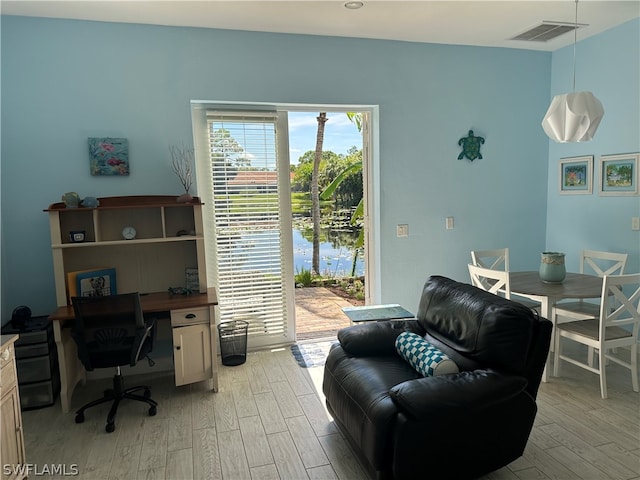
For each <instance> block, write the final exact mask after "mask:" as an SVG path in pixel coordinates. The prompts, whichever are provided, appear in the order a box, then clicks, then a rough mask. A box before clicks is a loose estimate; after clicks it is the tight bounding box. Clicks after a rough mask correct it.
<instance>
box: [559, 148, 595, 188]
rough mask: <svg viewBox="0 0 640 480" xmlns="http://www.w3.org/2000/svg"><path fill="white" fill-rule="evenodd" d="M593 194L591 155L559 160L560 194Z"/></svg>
mask: <svg viewBox="0 0 640 480" xmlns="http://www.w3.org/2000/svg"><path fill="white" fill-rule="evenodd" d="M592 192H593V155H587V156H584V157H572V158H561V159H560V193H561V194H563V195H589V194H591V193H592Z"/></svg>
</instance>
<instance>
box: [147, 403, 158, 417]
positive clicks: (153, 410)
mask: <svg viewBox="0 0 640 480" xmlns="http://www.w3.org/2000/svg"><path fill="white" fill-rule="evenodd" d="M156 413H158V409H157V408H156V406H155V405H153V406H151V407H149V416H150V417H153V416H155V414H156Z"/></svg>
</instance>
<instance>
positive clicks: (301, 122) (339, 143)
mask: <svg viewBox="0 0 640 480" xmlns="http://www.w3.org/2000/svg"><path fill="white" fill-rule="evenodd" d="M317 116H318V112H317V111H316V112H289V161H290V162H291V163H293V164H297V163H298V159H299V158H300V157H301V156H302V155H304V153H305V152H307V151H308V150H315V148H316V134H317V131H318V122H317V120H316V117H317ZM327 118H328V119H329V120H328V121H327V123H325V129H324V144H323V147H322V149H323V150H325V151H327V150H330V151H332V152H334V153H338V154H343V155H346V154H347V150H349V149H350V148H351V147H353V146H356V147H357V148H358V149H361V148H362V134H361V133H360V132H358V129H357V128H356V126H355V124H353V123H352V122H351V121H350V120H349V119H348V118H347V115H346V114H345V113H342V112H327Z"/></svg>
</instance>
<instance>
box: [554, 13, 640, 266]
mask: <svg viewBox="0 0 640 480" xmlns="http://www.w3.org/2000/svg"><path fill="white" fill-rule="evenodd" d="M639 59H640V20H639V19H636V20H633V21H631V22H627V23H625V24H624V25H621V26H619V27H617V28H615V29H612V30H609V31H607V32H604V33H602V34H600V35H598V36H596V37H593V38H588V39H586V40H584V41H582V42H580V43H579V44H578V45H577V48H576V90H577V91H581V90H589V91H591V92H593V94H594V95H595V96H596V97H597V98H598V99H599V100H600V101H601V102H602V104H603V106H604V110H605V114H604V118H603V119H602V122H601V124H600V127H599V128H598V131H597V132H596V134H595V136H594V138H593V140H592V141H590V142H585V143H573V144H556V143H555V142H550V143H549V179H548V183H547V188H548V191H549V196H548V205H547V242H546V243H547V247H548V248H549V249H552V250H559V251H563V252H566V254H567V257H566V263H567V269H568V270H572V271H578V269H579V259H580V252H581V250H582V249H583V248H587V249H592V250H605V251H612V252H627V253H629V259H628V260H627V267H626V269H625V271H626V272H627V273H635V272H640V232H638V231H632V230H631V217H639V216H640V197H637V196H625V197H608V196H600V195H599V193H598V185H599V182H600V181H601V178H602V177H601V175H600V172H599V168H598V167H599V158H600V156H601V155H614V154H619V153H637V152H640V63H639ZM572 79H573V47H567V48H564V49H561V50H558V51H557V52H554V54H553V60H552V74H551V92H552V95H556V94H560V93H566V92H569V91H571V87H572V81H573V80H572ZM583 155H593V156H594V184H593V194H592V195H560V194H559V190H558V185H559V178H558V177H559V174H560V172H559V167H558V161H559V159H560V158H563V157H576V156H583Z"/></svg>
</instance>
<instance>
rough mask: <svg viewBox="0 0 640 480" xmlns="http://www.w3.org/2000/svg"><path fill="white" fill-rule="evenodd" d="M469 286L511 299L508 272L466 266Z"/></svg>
mask: <svg viewBox="0 0 640 480" xmlns="http://www.w3.org/2000/svg"><path fill="white" fill-rule="evenodd" d="M468 268H469V276H470V277H471V284H472V285H473V286H475V287H478V288H481V289H482V290H486V291H487V292H489V293H493V294H494V295H499V294H501V296H504V297H505V298H507V299H510V298H511V285H510V281H509V272H506V271H502V270H493V269H491V268H483V267H478V266H476V265H472V264H468Z"/></svg>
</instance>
